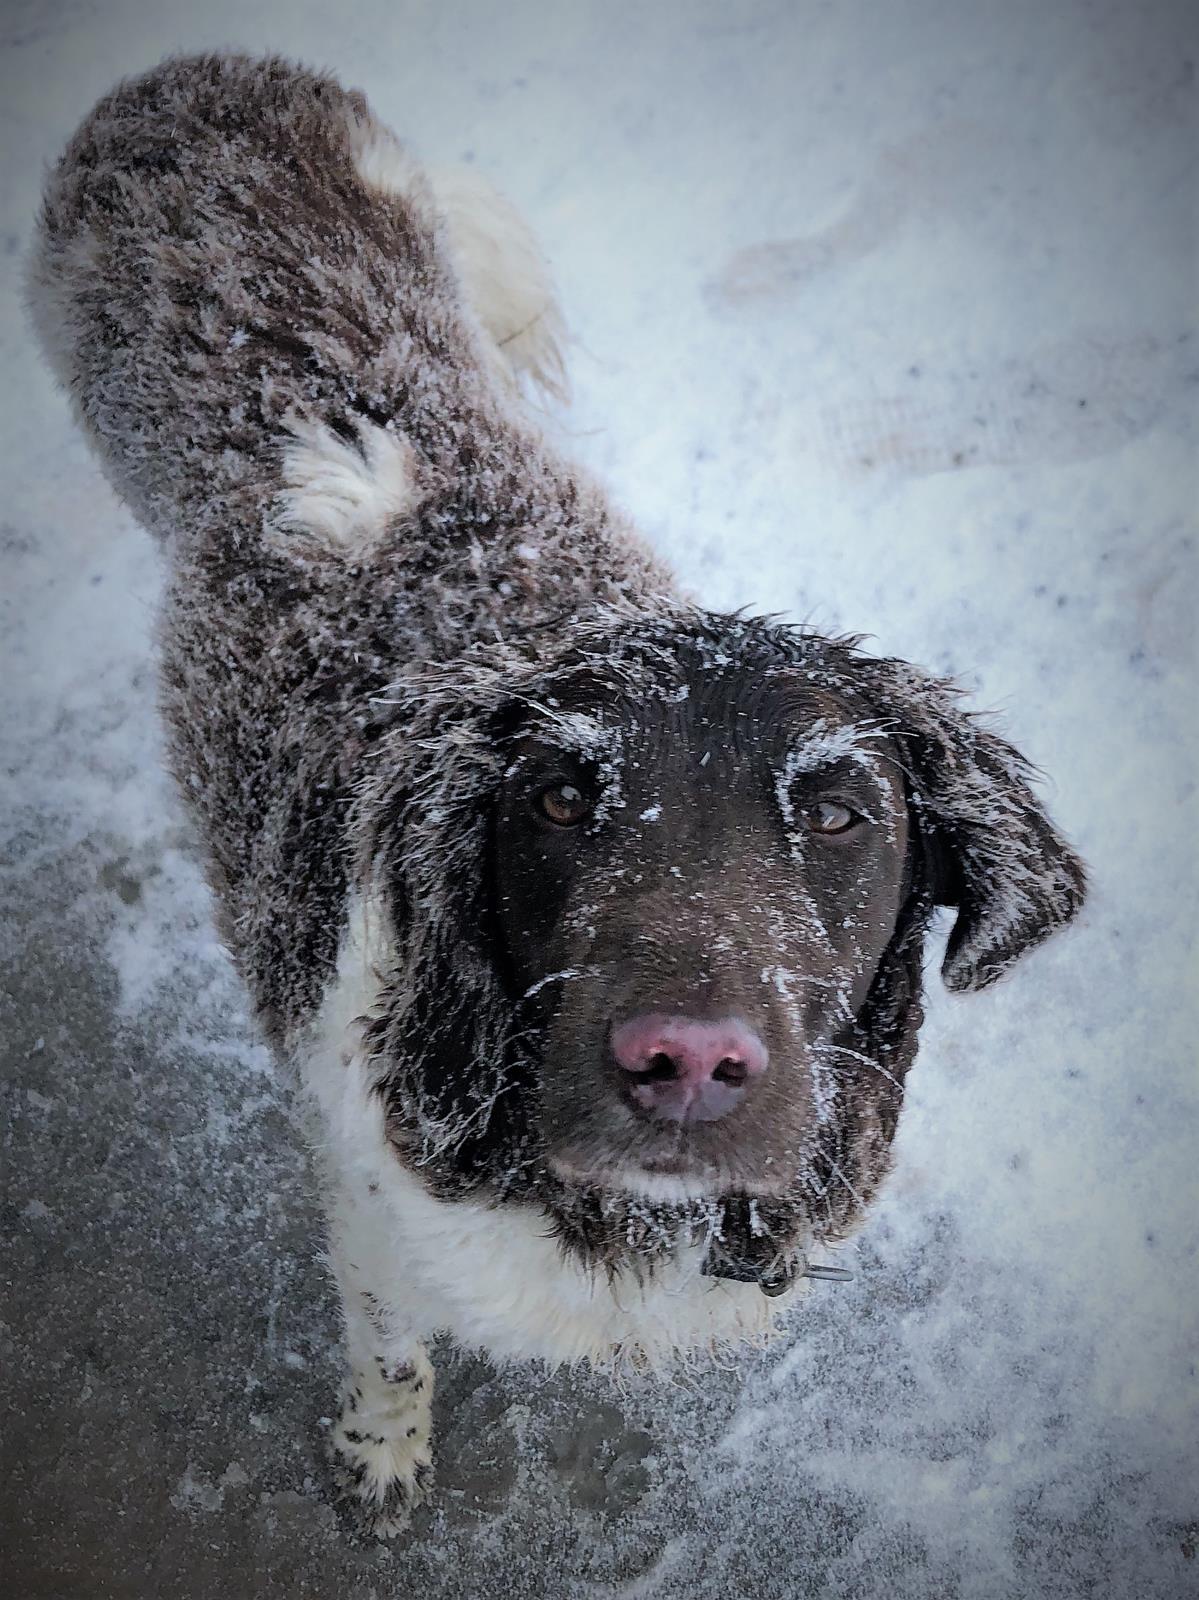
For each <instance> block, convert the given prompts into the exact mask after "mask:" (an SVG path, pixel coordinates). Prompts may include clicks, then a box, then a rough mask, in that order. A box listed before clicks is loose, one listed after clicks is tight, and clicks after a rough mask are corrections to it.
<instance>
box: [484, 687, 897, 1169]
mask: <svg viewBox="0 0 1199 1600" xmlns="http://www.w3.org/2000/svg"><path fill="white" fill-rule="evenodd" d="M686 666H687V667H688V668H689V670H687V671H686V674H685V675H684V676H682V677H681V681H676V682H674V683H672V684H663V685H661V687H660V690H659V692H657V693H651V694H650V695H649V696H647V697H645V698H640V697H638V698H626V697H618V698H616V699H614V698H613V697H612V695H611V694H610V692H609V691H607V690H606V687H605V685H604V684H602V683H597V682H595V681H593V680H588V679H587V678H586V677H583V678H582V679H581V680H579V681H576V682H574V683H572V684H570V685H569V687H568V688H567V689H566V690H565V691H564V693H563V695H562V696H561V698H560V699H559V703H558V705H557V706H556V707H554V708H552V711H551V714H550V715H549V716H546V715H545V711H544V708H543V709H542V710H541V711H537V710H534V711H532V712H531V713H530V714H528V715H527V716H526V717H524V718H522V720H521V726H520V731H519V733H518V735H517V736H516V737H515V738H514V739H513V740H512V742H511V744H510V746H509V749H510V754H511V759H510V760H509V762H508V764H507V766H506V769H505V772H504V775H503V781H502V784H501V788H500V792H499V795H498V797H497V803H496V807H495V817H494V826H493V829H492V832H491V836H490V841H489V856H490V864H491V871H492V874H493V890H494V896H495V905H496V933H497V945H498V948H499V952H500V958H501V961H502V964H503V966H504V968H505V969H506V971H505V977H506V980H507V982H508V983H509V984H510V986H511V988H512V991H513V994H514V998H521V999H523V998H525V997H529V998H535V997H538V996H540V997H543V998H542V1004H541V1006H540V1007H539V1010H540V1011H541V1013H542V1015H543V1016H545V1018H546V1020H545V1022H544V1025H543V1032H542V1043H541V1050H540V1055H541V1118H542V1132H543V1136H544V1141H545V1147H546V1158H547V1161H548V1163H549V1166H550V1168H551V1169H552V1170H553V1171H554V1172H555V1173H557V1174H558V1175H559V1176H561V1177H562V1178H563V1179H565V1180H567V1181H568V1182H578V1183H586V1184H591V1185H598V1186H603V1187H607V1188H617V1189H629V1190H633V1191H637V1192H644V1193H649V1194H651V1195H657V1196H660V1197H661V1196H665V1195H676V1194H683V1193H691V1194H695V1193H713V1192H723V1191H726V1190H729V1189H738V1190H744V1191H746V1192H749V1193H777V1192H778V1191H779V1190H780V1189H784V1188H789V1187H790V1186H792V1185H793V1183H794V1181H795V1177H796V1174H797V1173H799V1172H800V1171H801V1170H802V1169H803V1168H804V1167H805V1165H806V1164H807V1163H808V1162H809V1161H810V1159H811V1156H812V1153H813V1151H814V1149H815V1146H816V1142H817V1138H818V1134H819V1130H820V1126H821V1122H822V1119H824V1118H827V1116H828V1115H829V1114H830V1113H831V1110H832V1107H833V1105H834V1104H835V1098H836V1097H835V1084H836V1082H837V1080H838V1078H842V1079H843V1078H844V1071H843V1068H844V1057H845V1051H846V1048H847V1047H846V1046H845V1045H843V1044H842V1043H840V1042H839V1041H840V1038H841V1036H842V1035H843V1034H844V1033H845V1031H846V1028H847V1026H849V1025H850V1024H851V1023H852V1021H853V1019H854V1018H855V1017H856V1016H857V1014H858V1013H859V1011H860V1010H861V1008H862V1005H863V1003H864V1002H865V999H866V996H867V993H868V992H869V989H870V986H871V983H872V981H873V979H874V977H875V974H876V972H877V971H878V967H879V963H880V961H881V960H882V957H883V954H884V952H885V951H886V950H887V948H888V946H889V945H890V943H891V941H892V939H893V937H894V934H895V930H896V925H897V921H898V918H899V914H900V909H901V904H902V901H903V899H904V895H905V890H906V888H907V885H908V881H909V880H910V876H911V871H910V862H909V855H908V847H909V828H908V815H907V813H908V805H907V797H906V792H905V780H904V774H903V763H902V758H901V753H900V750H899V747H898V745H897V744H896V743H895V741H894V740H892V739H891V738H889V737H888V736H887V734H886V733H885V732H883V731H882V730H881V729H880V728H879V727H878V719H877V717H876V716H875V715H873V714H872V712H871V710H870V708H869V706H868V705H867V704H866V703H865V702H864V701H863V700H862V699H861V697H854V696H851V695H850V694H848V693H846V692H845V691H844V690H842V691H840V692H838V691H836V690H832V689H827V688H820V687H818V686H816V685H813V684H812V683H811V681H810V680H809V678H808V677H807V675H805V674H803V673H799V672H789V671H787V670H786V669H782V670H779V669H777V668H776V669H775V670H773V671H770V670H769V669H767V670H766V671H764V672H763V673H761V674H760V675H759V674H755V673H754V672H752V671H747V670H746V668H745V665H744V664H743V663H738V662H730V663H728V664H727V665H724V666H720V665H716V666H711V665H707V666H706V665H705V664H704V663H703V662H702V660H700V659H699V658H692V659H691V660H690V661H688V662H687V663H686ZM839 1057H840V1058H841V1059H840V1060H839V1059H838V1058H839Z"/></svg>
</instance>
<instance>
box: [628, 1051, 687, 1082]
mask: <svg viewBox="0 0 1199 1600" xmlns="http://www.w3.org/2000/svg"><path fill="white" fill-rule="evenodd" d="M678 1075H679V1064H678V1062H677V1061H676V1060H675V1059H674V1057H673V1056H668V1055H667V1054H666V1052H665V1050H658V1051H656V1052H655V1053H654V1054H653V1055H652V1056H650V1058H649V1060H648V1061H647V1062H646V1068H645V1071H644V1072H639V1073H638V1074H637V1076H638V1077H639V1078H640V1079H641V1081H642V1083H671V1082H673V1080H674V1079H675V1078H677V1077H678Z"/></svg>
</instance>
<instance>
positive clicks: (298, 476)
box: [266, 417, 423, 557]
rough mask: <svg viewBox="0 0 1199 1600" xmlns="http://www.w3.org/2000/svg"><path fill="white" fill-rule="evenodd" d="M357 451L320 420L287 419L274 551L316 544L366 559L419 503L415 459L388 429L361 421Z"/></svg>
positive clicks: (271, 527) (270, 523)
mask: <svg viewBox="0 0 1199 1600" xmlns="http://www.w3.org/2000/svg"><path fill="white" fill-rule="evenodd" d="M356 427H357V433H358V440H359V443H358V445H357V446H355V445H354V444H353V443H351V442H350V441H349V440H347V439H343V438H342V437H341V436H340V435H339V434H336V433H334V432H333V430H332V428H329V427H327V426H326V425H325V424H324V423H323V422H312V421H307V420H304V419H301V418H298V417H297V418H292V419H289V421H288V423H287V439H286V442H285V443H284V445H283V459H282V476H283V488H282V490H281V491H280V492H279V493H278V494H277V495H276V497H275V501H274V504H273V506H272V508H271V511H270V514H269V517H268V519H267V527H266V532H267V535H268V537H269V538H270V539H271V541H272V543H274V544H275V545H276V546H282V547H286V546H288V545H290V544H293V543H294V541H295V540H296V539H297V538H307V539H309V540H314V541H315V542H317V543H318V544H322V545H325V546H326V547H327V548H328V549H330V550H334V551H338V552H340V553H342V554H344V555H346V556H348V557H355V556H364V555H367V554H369V552H370V551H371V550H372V549H373V548H374V546H375V545H377V544H378V542H379V540H380V539H381V538H382V536H383V534H384V533H385V532H386V531H387V529H388V528H389V527H390V526H391V524H392V523H394V522H395V521H396V520H397V519H398V518H400V517H405V516H410V515H411V514H412V513H413V512H414V511H415V510H416V509H417V508H418V506H419V505H420V503H421V500H422V498H423V494H422V489H421V484H420V471H419V466H420V457H419V455H418V454H417V451H416V450H415V448H414V447H413V445H412V444H411V443H410V442H409V441H408V440H407V439H406V438H405V437H404V435H403V434H401V433H397V432H395V431H394V430H392V429H390V428H381V427H379V426H378V424H376V423H373V422H368V421H366V420H365V419H360V420H359V421H358V422H357V424H356Z"/></svg>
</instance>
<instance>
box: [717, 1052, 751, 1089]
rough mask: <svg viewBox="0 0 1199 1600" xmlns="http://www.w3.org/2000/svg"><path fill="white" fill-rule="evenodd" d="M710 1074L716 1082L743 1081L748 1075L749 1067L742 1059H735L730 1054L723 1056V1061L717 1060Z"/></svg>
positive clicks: (732, 1082) (733, 1082)
mask: <svg viewBox="0 0 1199 1600" xmlns="http://www.w3.org/2000/svg"><path fill="white" fill-rule="evenodd" d="M712 1076H713V1077H714V1078H715V1079H716V1081H717V1083H731V1084H739V1083H744V1082H745V1080H746V1078H748V1077H749V1068H748V1067H747V1066H746V1065H745V1062H744V1061H737V1060H735V1059H734V1058H733V1057H732V1056H725V1058H724V1059H723V1061H719V1062H717V1064H716V1070H715V1072H713V1074H712Z"/></svg>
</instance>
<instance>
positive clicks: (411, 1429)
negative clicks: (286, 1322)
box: [330, 1362, 433, 1539]
mask: <svg viewBox="0 0 1199 1600" xmlns="http://www.w3.org/2000/svg"><path fill="white" fill-rule="evenodd" d="M422 1368H423V1369H424V1371H423V1372H422V1370H421V1369H422ZM401 1373H402V1376H401V1377H400V1379H399V1381H397V1382H393V1383H382V1382H380V1380H379V1379H377V1378H375V1377H374V1376H373V1375H372V1376H371V1378H369V1379H366V1380H365V1381H362V1380H361V1379H356V1380H355V1381H354V1382H353V1383H351V1384H350V1386H349V1387H348V1388H347V1390H346V1394H345V1397H344V1400H343V1402H342V1410H341V1415H340V1416H339V1417H338V1419H337V1424H336V1426H335V1427H334V1429H333V1433H332V1437H331V1439H330V1451H331V1454H332V1458H333V1474H334V1480H335V1482H336V1484H337V1488H338V1492H339V1494H340V1496H341V1498H342V1501H343V1503H344V1504H345V1505H346V1506H347V1508H348V1509H349V1510H350V1512H351V1514H352V1515H353V1516H354V1518H355V1520H356V1521H358V1522H359V1523H360V1525H362V1526H363V1527H364V1528H365V1530H366V1531H367V1532H369V1533H373V1534H374V1535H375V1536H376V1538H379V1539H390V1538H392V1537H394V1535H395V1534H397V1533H402V1532H403V1530H404V1529H405V1528H406V1527H407V1526H408V1523H409V1521H410V1519H411V1516H412V1512H413V1510H414V1508H415V1507H416V1506H418V1505H420V1504H421V1502H422V1501H423V1500H425V1498H426V1497H427V1496H428V1493H429V1490H430V1488H431V1487H432V1483H433V1457H432V1450H431V1444H430V1436H431V1426H430V1420H431V1419H430V1400H431V1398H432V1382H431V1373H430V1372H429V1368H428V1363H427V1362H421V1363H418V1364H417V1365H415V1366H410V1367H406V1368H403V1369H401Z"/></svg>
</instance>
